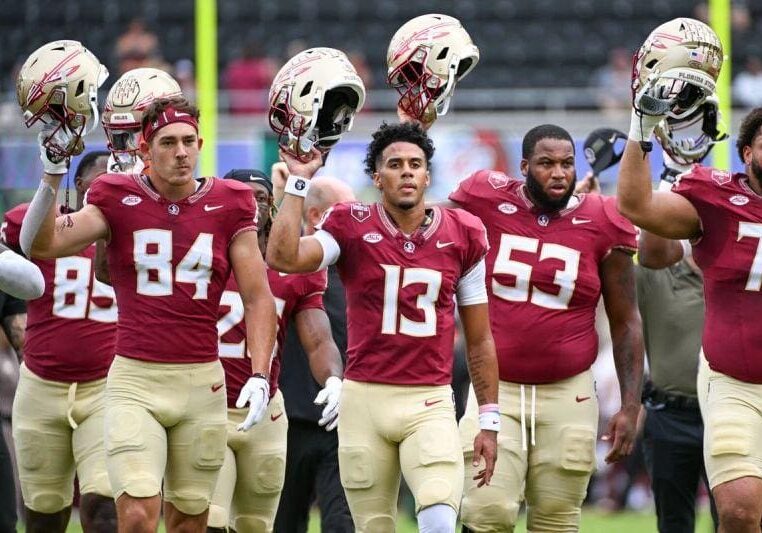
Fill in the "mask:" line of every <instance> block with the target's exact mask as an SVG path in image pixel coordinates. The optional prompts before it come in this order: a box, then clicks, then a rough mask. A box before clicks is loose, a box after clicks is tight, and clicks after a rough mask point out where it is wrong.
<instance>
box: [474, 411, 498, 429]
mask: <svg viewBox="0 0 762 533" xmlns="http://www.w3.org/2000/svg"><path fill="white" fill-rule="evenodd" d="M479 429H483V430H487V431H500V413H498V412H496V411H488V412H486V413H479Z"/></svg>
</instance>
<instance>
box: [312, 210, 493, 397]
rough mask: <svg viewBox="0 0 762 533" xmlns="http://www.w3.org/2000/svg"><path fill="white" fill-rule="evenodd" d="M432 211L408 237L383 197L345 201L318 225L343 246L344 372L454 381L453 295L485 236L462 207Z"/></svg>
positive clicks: (357, 376)
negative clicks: (382, 201) (377, 200)
mask: <svg viewBox="0 0 762 533" xmlns="http://www.w3.org/2000/svg"><path fill="white" fill-rule="evenodd" d="M430 217H431V221H430V223H429V224H428V225H427V226H425V227H423V228H420V229H418V230H417V231H416V232H415V233H414V234H413V235H411V236H410V237H408V236H405V235H404V234H403V233H402V232H401V231H400V230H399V229H398V228H397V227H396V225H395V224H394V222H393V221H392V219H391V218H390V217H389V215H388V214H387V213H386V211H385V210H384V208H383V207H382V206H381V204H373V205H367V204H362V203H343V204H337V205H335V206H334V207H333V208H332V209H331V210H329V211H328V212H327V213H326V215H325V216H324V219H323V221H322V222H321V224H320V225H319V227H318V228H319V229H321V230H324V231H327V232H328V233H330V234H331V235H332V236H333V238H334V239H335V240H336V242H337V243H338V245H339V248H340V251H341V252H340V255H339V258H338V261H337V263H336V265H337V267H338V269H339V274H340V275H341V279H342V281H343V282H344V287H345V288H346V295H347V330H348V335H349V338H348V346H347V366H346V369H345V371H344V376H345V377H347V378H349V379H352V380H356V381H363V382H373V383H388V384H395V385H449V384H450V382H451V381H452V379H451V378H452V361H453V359H452V357H453V337H454V332H455V317H454V312H455V294H456V290H457V286H458V282H459V281H460V279H461V278H462V277H463V276H464V275H465V274H467V273H468V272H469V271H470V270H471V269H472V267H474V266H475V265H476V264H477V263H479V261H480V260H481V259H482V258H483V257H484V254H485V253H486V252H487V240H486V235H485V231H484V226H483V225H482V223H481V222H480V221H479V219H478V218H476V217H474V216H473V215H471V214H469V213H466V212H465V211H463V210H460V209H444V208H440V207H434V208H433V209H432V210H431V214H430Z"/></svg>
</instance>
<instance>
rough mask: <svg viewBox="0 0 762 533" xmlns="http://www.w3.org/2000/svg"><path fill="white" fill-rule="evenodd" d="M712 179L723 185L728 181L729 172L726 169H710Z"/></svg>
mask: <svg viewBox="0 0 762 533" xmlns="http://www.w3.org/2000/svg"><path fill="white" fill-rule="evenodd" d="M712 179H713V180H714V181H716V182H717V183H718V184H719V185H725V184H726V183H730V180H731V175H730V172H728V171H727V170H717V169H715V170H712Z"/></svg>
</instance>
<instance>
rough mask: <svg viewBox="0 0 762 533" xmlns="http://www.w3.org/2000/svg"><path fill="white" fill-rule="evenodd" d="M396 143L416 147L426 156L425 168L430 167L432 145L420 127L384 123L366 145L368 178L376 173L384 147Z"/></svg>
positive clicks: (432, 153) (432, 155) (409, 123)
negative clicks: (409, 144)
mask: <svg viewBox="0 0 762 533" xmlns="http://www.w3.org/2000/svg"><path fill="white" fill-rule="evenodd" d="M396 142H406V143H411V144H415V145H416V146H418V147H419V148H420V149H421V150H423V153H424V155H425V156H426V168H430V167H431V159H432V158H433V157H434V143H433V142H431V139H430V138H429V136H428V135H427V134H426V132H425V131H424V129H423V128H421V126H419V125H418V124H414V123H412V122H403V123H402V124H387V123H386V122H384V123H383V124H381V127H380V128H378V129H377V130H376V131H375V133H373V140H372V141H371V142H370V144H369V145H368V151H367V153H366V155H365V172H367V173H368V175H369V176H373V174H374V173H375V172H376V167H377V165H378V162H379V159H380V158H381V154H382V153H383V151H384V150H385V149H386V147H387V146H389V145H390V144H392V143H396Z"/></svg>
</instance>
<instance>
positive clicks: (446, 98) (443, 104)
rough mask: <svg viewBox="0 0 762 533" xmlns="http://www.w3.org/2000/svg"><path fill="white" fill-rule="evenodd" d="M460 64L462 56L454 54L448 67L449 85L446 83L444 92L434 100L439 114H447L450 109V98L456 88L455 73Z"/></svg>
mask: <svg viewBox="0 0 762 533" xmlns="http://www.w3.org/2000/svg"><path fill="white" fill-rule="evenodd" d="M459 64H460V58H459V57H458V56H457V55H453V56H452V59H451V60H450V65H449V66H448V67H447V85H445V88H444V90H443V91H442V94H441V95H440V96H439V98H437V99H436V101H435V102H434V107H435V108H436V110H437V115H439V116H443V115H446V114H447V111H448V110H449V109H450V98H451V97H452V91H453V90H454V89H455V75H456V74H457V73H458V65H459Z"/></svg>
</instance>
